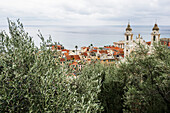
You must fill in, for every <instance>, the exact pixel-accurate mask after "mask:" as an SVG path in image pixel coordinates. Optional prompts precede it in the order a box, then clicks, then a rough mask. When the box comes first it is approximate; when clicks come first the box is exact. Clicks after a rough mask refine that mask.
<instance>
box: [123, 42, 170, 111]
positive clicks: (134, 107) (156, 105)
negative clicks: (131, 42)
mask: <svg viewBox="0 0 170 113" xmlns="http://www.w3.org/2000/svg"><path fill="white" fill-rule="evenodd" d="M140 48H141V49H139V50H138V51H136V52H134V54H132V55H131V57H130V58H128V59H127V61H126V65H127V66H126V67H125V70H126V73H128V76H127V77H128V81H127V83H126V86H125V91H124V92H125V94H124V97H123V99H124V112H139V113H143V112H150V113H158V112H170V50H169V49H168V48H167V47H165V46H162V45H160V44H155V45H154V47H153V48H152V50H153V51H152V53H151V54H150V55H148V52H149V49H146V48H144V47H142V46H140Z"/></svg>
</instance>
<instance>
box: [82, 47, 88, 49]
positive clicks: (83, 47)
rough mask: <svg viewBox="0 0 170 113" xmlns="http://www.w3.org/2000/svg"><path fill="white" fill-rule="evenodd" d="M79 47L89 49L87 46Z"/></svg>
mask: <svg viewBox="0 0 170 113" xmlns="http://www.w3.org/2000/svg"><path fill="white" fill-rule="evenodd" d="M81 48H83V49H86V48H87V49H89V47H81Z"/></svg>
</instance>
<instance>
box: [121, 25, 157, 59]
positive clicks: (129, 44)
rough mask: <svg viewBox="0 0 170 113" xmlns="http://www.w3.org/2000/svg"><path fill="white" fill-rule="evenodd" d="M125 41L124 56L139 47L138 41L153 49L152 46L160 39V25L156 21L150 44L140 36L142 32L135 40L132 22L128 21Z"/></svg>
mask: <svg viewBox="0 0 170 113" xmlns="http://www.w3.org/2000/svg"><path fill="white" fill-rule="evenodd" d="M124 35H125V43H124V57H127V56H129V54H130V53H131V52H132V51H135V50H136V49H137V48H138V45H137V44H138V43H140V44H142V45H144V46H145V47H149V48H150V51H149V52H151V51H152V47H153V44H154V43H158V42H159V41H160V33H159V27H158V25H157V24H156V23H155V25H154V27H153V29H152V33H151V44H150V45H148V44H147V43H146V42H145V40H143V38H142V37H141V36H140V34H139V35H138V36H137V37H136V40H133V33H132V28H131V27H130V23H128V26H127V28H126V32H125V34H124Z"/></svg>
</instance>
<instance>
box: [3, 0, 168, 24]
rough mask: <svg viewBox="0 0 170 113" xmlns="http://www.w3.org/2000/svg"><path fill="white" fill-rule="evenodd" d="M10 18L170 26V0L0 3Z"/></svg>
mask: <svg viewBox="0 0 170 113" xmlns="http://www.w3.org/2000/svg"><path fill="white" fill-rule="evenodd" d="M7 17H9V18H10V19H12V20H16V19H17V18H20V20H21V21H22V22H23V23H24V25H124V24H127V22H128V19H130V22H131V23H132V24H133V25H153V24H154V23H155V20H156V19H157V21H158V23H159V25H170V0H0V25H6V24H7V19H6V18H7Z"/></svg>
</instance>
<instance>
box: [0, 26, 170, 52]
mask: <svg viewBox="0 0 170 113" xmlns="http://www.w3.org/2000/svg"><path fill="white" fill-rule="evenodd" d="M158 26H159V28H160V33H161V36H160V37H161V38H169V37H170V25H159V24H158ZM126 27H127V25H90V26H89V25H87V26H82V25H24V29H25V31H26V32H28V33H29V36H31V37H33V40H34V42H35V44H36V46H38V47H39V46H40V42H41V40H40V38H39V37H38V35H37V34H38V30H40V32H41V33H42V35H43V36H44V38H45V39H46V40H47V39H48V37H49V36H51V37H52V40H53V42H59V43H61V44H62V45H63V46H64V47H65V48H66V49H75V46H76V45H77V46H78V49H80V48H81V47H83V46H89V45H90V44H93V45H94V46H96V47H103V46H107V45H113V42H117V41H120V40H124V33H125V29H126ZM131 27H132V32H133V34H134V36H133V39H134V40H135V39H136V36H138V34H141V36H142V37H143V39H144V40H145V41H150V40H151V32H152V28H153V25H131ZM2 30H5V31H6V32H7V33H8V25H0V31H2Z"/></svg>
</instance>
